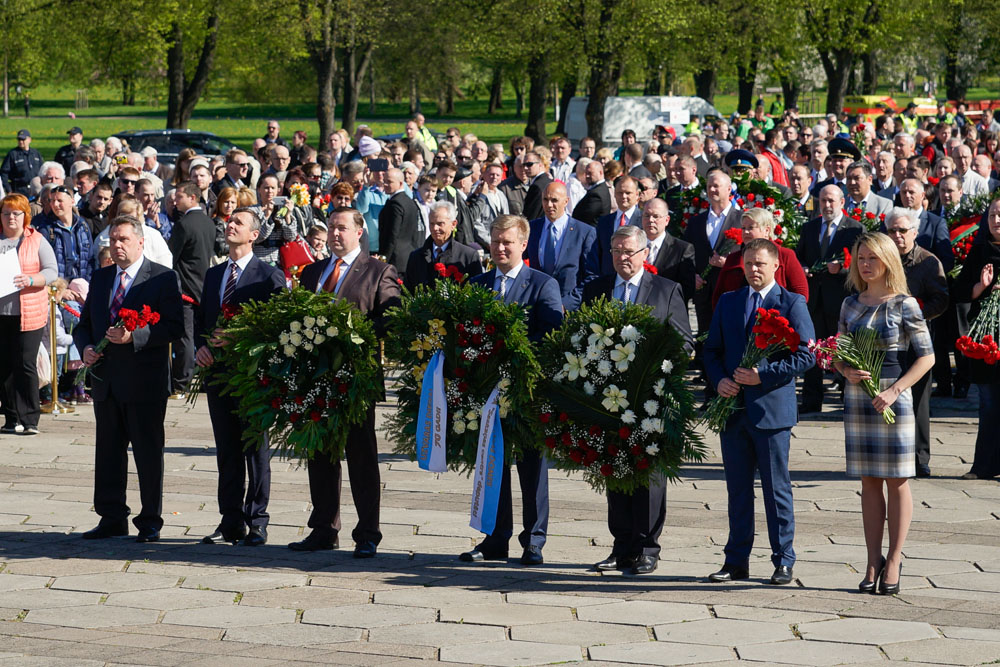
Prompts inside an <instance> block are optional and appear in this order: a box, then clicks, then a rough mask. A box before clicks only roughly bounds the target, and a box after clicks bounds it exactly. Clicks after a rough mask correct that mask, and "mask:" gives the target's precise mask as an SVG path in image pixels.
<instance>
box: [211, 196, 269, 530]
mask: <svg viewBox="0 0 1000 667" xmlns="http://www.w3.org/2000/svg"><path fill="white" fill-rule="evenodd" d="M258 236H260V220H259V219H258V218H257V216H256V215H254V213H253V211H251V210H250V209H248V208H238V209H236V210H235V211H233V213H232V215H230V216H229V222H228V223H227V224H226V243H227V244H228V245H229V261H227V262H226V263H225V264H219V265H218V266H213V267H212V268H210V269H209V270H208V273H207V274H205V287H204V289H203V290H202V294H201V299H200V301H199V302H200V303H201V308H200V318H199V322H198V330H197V332H196V333H195V345H196V346H197V351H196V352H195V363H196V364H198V366H202V367H205V366H212V365H213V364H215V359H214V357H213V356H212V348H214V347H218V346H219V345H221V344H222V341H221V340H220V339H219V337H218V336H217V335H216V334H215V333H209V332H214V331H215V327H216V323H217V322H218V321H219V313H220V312H222V308H223V306H224V305H225V306H228V307H230V308H238V307H241V306H242V305H243V304H245V303H247V302H248V301H258V302H260V301H267V300H268V299H270V298H271V296H272V295H274V294H277V293H278V292H280V291H281V290H283V289H285V274H284V272H282V271H281V269H278V268H276V267H273V266H271V265H269V264H265V263H264V262H262V261H261V260H260V259H258V258H257V257H255V256H254V254H253V244H254V241H256V240H257V237H258ZM230 370H231V369H228V368H226V367H218V366H216V367H215V368H213V373H214V374H215V375H219V376H221V375H225V374H226V373H227V372H229V371H230ZM205 394H206V395H207V396H208V412H209V415H210V416H211V418H212V432H213V434H214V436H215V462H216V464H217V465H218V467H219V493H218V496H219V513H220V514H221V515H222V522H221V523H220V524H219V527H218V528H216V529H215V532H214V533H212V534H211V535H208V536H207V537H205V538H204V539H202V543H203V544H224V543H227V542H228V543H231V544H235V543H236V542H239V541H240V540H243V544H245V545H247V546H260V545H262V544H265V543H266V542H267V522H268V519H269V516H268V513H267V503H268V500H269V498H270V494H271V457H270V452H269V451H268V442H267V436H264V437H262V438H261V441H260V442H259V443H257V447H256V448H255V449H252V450H244V441H243V431H244V430H245V427H246V424H245V422H244V421H243V420H242V419H240V415H239V401H237V400H236V398H235V397H233V396H232V395H231V394H226V395H223V394H221V393H220V388H219V387H218V386H216V385H215V384H213V383H212V382H211V381H209V382H208V383H206V386H205ZM247 479H249V482H250V483H249V485H248V486H247V487H246V488H245V489H244V483H245V481H246V480H247ZM244 491H245V494H244Z"/></svg>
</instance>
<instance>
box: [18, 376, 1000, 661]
mask: <svg viewBox="0 0 1000 667" xmlns="http://www.w3.org/2000/svg"><path fill="white" fill-rule="evenodd" d="M974 397H975V392H974V391H973V396H972V399H971V400H967V401H950V400H949V401H943V402H940V403H936V404H935V410H936V417H935V420H934V425H933V429H932V436H933V437H934V445H933V454H934V456H933V459H932V461H931V466H932V469H933V473H934V477H933V478H932V479H930V480H915V481H914V483H913V495H914V503H915V512H914V522H913V527H912V530H911V532H910V537H909V541H908V543H907V545H906V549H905V552H904V553H905V556H906V559H905V569H904V573H903V579H902V587H903V592H902V593H901V594H900V595H899V596H898V597H894V598H887V597H879V596H871V595H861V594H859V593H857V588H856V587H857V583H858V581H860V579H861V578H862V575H861V574H860V571H861V570H862V569H863V567H864V563H865V549H864V546H863V544H864V542H863V538H862V534H861V514H860V511H861V505H860V499H859V495H858V491H859V483H858V482H857V481H856V480H849V479H847V478H845V476H844V475H843V473H842V470H843V468H844V457H843V430H842V427H841V422H840V412H839V410H835V406H830V405H828V406H827V410H828V412H827V413H825V414H824V415H823V417H822V418H820V419H813V420H810V421H805V422H803V423H802V424H801V425H800V426H799V427H798V428H796V429H795V430H794V432H793V436H794V437H793V441H792V456H791V460H792V482H793V485H794V487H795V489H794V491H795V501H796V522H797V534H796V539H795V547H796V551H797V553H798V562H797V563H796V565H795V576H796V581H795V583H794V584H792V585H791V586H787V587H774V586H770V585H768V584H767V583H766V581H767V579H768V577H769V576H770V574H771V570H772V567H771V565H770V561H769V559H768V551H767V548H766V545H767V539H766V535H767V534H766V529H765V527H764V518H763V509H762V508H761V507H760V506H758V507H757V515H758V546H760V547H761V548H760V549H757V550H756V551H755V554H754V560H753V562H752V564H751V579H750V581H749V582H741V583H740V584H737V585H722V584H710V583H707V582H706V581H705V575H707V574H708V573H710V572H712V571H714V570H715V569H717V567H718V566H719V565H720V564H721V563H722V545H723V544H724V542H725V538H726V525H727V518H726V495H725V483H724V480H723V476H722V468H721V461H720V459H719V455H718V439H717V438H709V440H708V441H709V444H710V445H711V448H712V455H711V458H710V459H709V460H708V461H706V462H705V463H704V464H701V465H694V466H689V467H688V468H686V469H685V470H684V477H683V479H682V480H681V481H680V483H678V484H676V485H673V486H671V487H670V489H669V491H668V496H667V501H668V507H667V524H668V525H667V528H666V530H665V531H664V535H663V546H664V549H663V554H662V560H661V561H660V566H659V570H658V571H657V572H656V573H655V574H653V575H651V576H644V577H629V576H622V575H620V574H611V575H609V574H604V575H601V574H597V573H594V572H591V571H590V565H591V564H592V563H594V562H596V561H599V560H601V559H602V558H604V557H605V556H607V555H608V553H609V551H610V548H609V545H610V537H609V534H608V531H607V526H606V524H605V504H604V499H603V498H602V497H601V496H599V495H597V494H596V493H594V492H593V491H591V490H590V489H589V488H588V487H587V486H586V485H585V484H584V483H583V482H582V481H580V479H579V478H566V477H565V476H564V475H562V474H561V473H557V472H552V473H551V496H552V512H551V521H550V524H549V529H550V537H549V542H548V545H547V546H546V548H545V551H544V555H545V559H546V563H545V565H544V566H542V567H538V568H532V569H526V568H524V567H522V566H520V565H519V564H517V562H516V559H512V560H511V561H510V562H509V563H507V564H489V565H485V566H469V565H463V564H460V563H459V562H458V561H457V559H456V556H457V554H458V553H459V552H461V551H465V550H467V549H469V548H470V547H471V546H473V544H474V543H475V540H476V535H477V534H476V533H475V532H474V531H473V530H472V529H470V528H469V527H468V510H469V496H468V491H469V488H470V486H471V481H470V480H469V479H468V478H466V477H465V476H464V475H458V474H444V475H434V474H430V473H426V472H423V471H420V470H419V469H418V468H417V466H416V464H414V463H411V462H409V461H407V460H405V459H402V458H400V457H398V456H395V455H393V454H392V453H391V449H390V447H389V446H388V445H387V444H386V443H384V442H383V443H382V447H381V450H382V484H383V487H384V488H383V492H382V529H383V531H384V535H385V537H384V539H383V541H382V544H381V546H380V548H379V555H378V558H376V559H375V560H373V561H356V560H354V559H353V558H352V557H351V545H350V544H349V542H350V539H349V529H350V528H351V527H352V526H353V522H354V519H355V515H354V513H353V506H352V505H351V503H350V502H349V498H350V495H349V493H347V492H346V488H345V498H347V499H348V502H347V504H346V506H345V508H344V510H345V511H344V519H345V523H344V528H345V530H344V537H345V538H347V539H345V540H344V544H343V547H342V549H341V550H339V551H336V552H321V553H315V554H300V553H295V552H292V551H290V550H288V549H287V548H286V547H285V544H286V543H288V542H290V541H293V540H296V539H301V536H302V535H303V534H304V531H305V528H304V526H305V523H306V520H307V517H308V509H309V501H308V489H307V485H306V474H305V471H304V470H303V469H300V468H299V467H298V466H297V465H296V464H295V463H290V462H285V461H277V460H276V461H275V462H274V464H273V470H274V479H273V486H272V493H271V506H270V511H271V525H270V531H269V532H270V543H269V544H268V545H267V546H265V547H260V548H250V547H242V546H240V547H218V546H203V545H200V544H198V541H199V540H200V539H201V538H202V536H204V535H207V534H208V533H211V532H212V531H213V530H214V528H215V526H216V524H217V523H218V520H219V516H218V513H217V505H216V501H215V485H216V473H215V457H214V450H213V447H212V435H211V427H210V424H209V420H208V415H207V407H206V402H205V401H204V400H201V401H199V403H198V405H197V407H196V408H195V409H193V410H189V409H188V408H186V407H185V406H183V405H182V404H181V403H180V402H177V401H171V403H170V405H169V408H168V414H167V421H168V423H167V454H166V479H165V482H164V487H165V492H166V493H165V496H164V504H163V509H164V518H165V520H166V525H165V526H164V530H163V539H162V541H160V542H159V543H156V544H150V545H140V544H136V543H135V542H133V541H131V540H125V539H115V540H107V541H98V542H86V541H84V540H82V539H80V535H79V534H80V533H81V532H82V531H83V530H86V529H89V528H91V527H93V526H94V525H96V522H97V517H96V515H94V514H93V512H92V510H91V502H92V478H93V456H94V450H93V443H94V431H93V414H92V411H91V409H90V408H89V407H86V406H84V407H83V408H82V409H80V410H79V411H78V412H77V413H76V414H72V415H65V416H60V417H58V418H51V417H45V418H43V420H42V424H41V429H42V432H43V434H42V435H41V436H38V437H35V438H26V437H19V436H0V453H2V457H3V460H2V463H0V619H3V621H2V622H0V664H2V665H7V664H11V665H43V664H72V665H92V664H93V665H103V664H128V665H209V664H211V665H228V664H236V663H237V662H238V661H243V662H245V663H246V661H248V660H251V661H252V662H249V663H246V664H253V665H255V666H256V665H272V664H273V665H279V664H280V665H285V664H312V663H331V664H343V665H410V664H417V663H424V662H438V661H440V662H442V663H450V664H484V665H535V664H546V663H567V662H574V661H589V662H590V663H592V664H602V665H625V664H631V665H636V664H640V665H688V664H711V665H715V666H722V665H735V664H737V663H739V664H744V663H747V664H788V665H835V664H852V665H893V664H899V665H902V664H906V665H943V664H947V665H973V664H983V663H992V662H1000V521H998V517H1000V485H998V484H997V483H996V482H995V481H979V482H965V481H962V480H960V479H959V477H960V476H961V474H963V473H965V472H967V471H968V468H969V462H970V459H971V456H972V451H973V441H974V437H975V429H976V423H975V410H974V407H975V401H974ZM998 439H1000V437H998ZM344 472H345V475H346V467H345V470H344ZM345 486H346V480H345ZM514 487H515V489H516V487H517V485H516V484H514ZM136 488H137V487H136V480H135V477H134V475H132V476H131V477H130V500H131V501H132V502H133V508H135V503H137V501H138V497H137V496H138V494H137V493H136ZM515 494H516V492H515ZM517 503H518V499H517V497H516V495H515V505H516V504H517ZM517 512H518V508H517V507H515V515H517ZM133 533H134V530H133ZM514 544H515V543H514V542H513V541H512V545H514ZM519 554H520V550H519V549H515V548H512V550H511V555H512V556H517V555H519Z"/></svg>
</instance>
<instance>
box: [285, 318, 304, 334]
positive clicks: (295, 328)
mask: <svg viewBox="0 0 1000 667" xmlns="http://www.w3.org/2000/svg"><path fill="white" fill-rule="evenodd" d="M301 328H302V323H301V322H299V321H298V320H295V321H294V322H292V323H291V324H289V325H288V330H289V331H292V332H295V331H298V330H299V329H301Z"/></svg>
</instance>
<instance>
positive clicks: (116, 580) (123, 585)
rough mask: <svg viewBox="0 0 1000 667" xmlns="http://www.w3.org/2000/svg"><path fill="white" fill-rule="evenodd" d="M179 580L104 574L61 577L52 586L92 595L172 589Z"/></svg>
mask: <svg viewBox="0 0 1000 667" xmlns="http://www.w3.org/2000/svg"><path fill="white" fill-rule="evenodd" d="M177 580H178V578H177V577H175V576H170V575H157V574H131V573H129V572H102V573H100V574H78V575H75V576H69V577H59V578H58V579H56V580H55V583H53V584H52V588H53V589H55V590H64V591H86V592H91V593H121V592H124V591H146V590H151V589H155V588H172V587H173V586H176V585H177Z"/></svg>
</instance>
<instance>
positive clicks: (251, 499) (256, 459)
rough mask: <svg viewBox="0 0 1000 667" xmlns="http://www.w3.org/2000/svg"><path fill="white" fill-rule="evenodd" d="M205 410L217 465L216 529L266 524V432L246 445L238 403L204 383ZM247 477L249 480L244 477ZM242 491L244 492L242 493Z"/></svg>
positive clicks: (268, 473) (268, 475) (268, 487)
mask: <svg viewBox="0 0 1000 667" xmlns="http://www.w3.org/2000/svg"><path fill="white" fill-rule="evenodd" d="M205 393H206V395H207V396H208V412H209V415H211V417H212V433H213V434H214V436H215V462H216V464H217V465H218V467H219V513H220V514H221V515H222V523H220V524H219V529H220V530H222V531H223V532H225V533H232V532H240V531H243V530H245V527H246V526H252V527H256V528H265V527H267V522H268V519H269V518H270V517H269V515H268V513H267V503H268V500H269V499H270V495H271V456H270V452H269V451H268V447H267V436H264V438H263V439H262V442H260V443H258V447H257V448H256V449H245V448H244V443H243V429H244V427H245V424H244V423H243V420H241V419H240V418H239V416H238V415H239V412H238V410H239V404H238V403H237V401H236V400H235V399H233V397H232V396H229V395H226V396H222V395H220V394H219V391H218V389H216V388H214V387H207V388H206V391H205ZM248 480H249V484H247V481H248ZM244 491H245V492H246V493H245V494H244Z"/></svg>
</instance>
